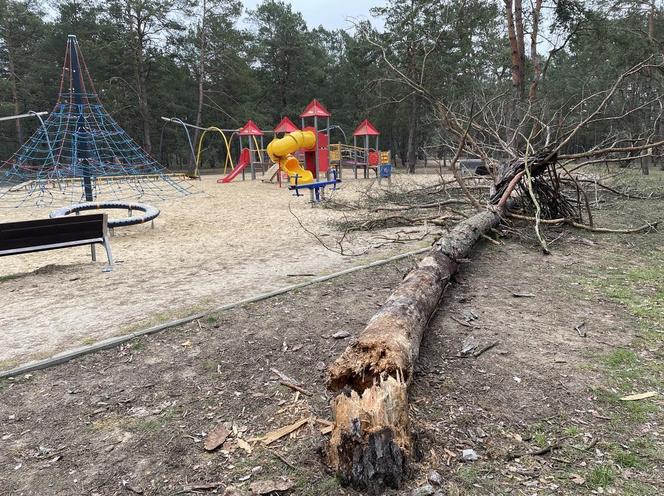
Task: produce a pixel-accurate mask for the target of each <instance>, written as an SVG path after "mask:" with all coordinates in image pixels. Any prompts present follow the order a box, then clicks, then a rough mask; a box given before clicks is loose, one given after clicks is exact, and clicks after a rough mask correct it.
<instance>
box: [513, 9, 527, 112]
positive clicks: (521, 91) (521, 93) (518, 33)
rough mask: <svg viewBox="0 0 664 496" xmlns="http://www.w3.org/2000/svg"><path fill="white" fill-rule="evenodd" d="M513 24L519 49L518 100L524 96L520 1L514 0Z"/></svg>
mask: <svg viewBox="0 0 664 496" xmlns="http://www.w3.org/2000/svg"><path fill="white" fill-rule="evenodd" d="M514 24H515V26H516V44H517V47H518V49H519V99H520V100H523V99H524V97H525V96H526V49H525V47H526V43H525V35H524V31H523V5H522V0H514Z"/></svg>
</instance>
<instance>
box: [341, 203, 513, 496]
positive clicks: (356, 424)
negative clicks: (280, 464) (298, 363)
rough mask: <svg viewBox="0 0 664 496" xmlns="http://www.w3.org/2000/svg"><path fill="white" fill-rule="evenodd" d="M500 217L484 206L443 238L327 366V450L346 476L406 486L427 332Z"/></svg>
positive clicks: (375, 490) (357, 481)
mask: <svg viewBox="0 0 664 496" xmlns="http://www.w3.org/2000/svg"><path fill="white" fill-rule="evenodd" d="M499 222H500V215H499V213H498V212H497V211H496V212H494V211H489V210H487V211H483V212H481V213H478V214H476V215H474V216H473V217H470V218H469V219H467V220H465V221H463V222H461V223H460V224H458V225H457V226H456V227H455V228H454V229H453V230H452V231H451V232H450V233H449V234H447V235H446V236H443V237H442V238H440V239H439V240H438V241H437V242H436V244H435V246H434V247H433V248H432V250H431V252H430V253H429V255H427V256H426V257H425V258H424V259H423V260H422V261H421V262H420V263H419V264H418V265H417V267H416V268H415V269H413V270H412V271H411V272H410V273H409V274H408V275H407V276H406V278H405V279H404V280H403V281H402V283H401V284H400V285H399V286H398V287H397V288H396V289H395V290H394V292H393V293H392V294H391V295H390V297H389V298H388V300H387V302H386V303H385V304H384V305H383V307H382V308H381V309H380V310H379V311H378V313H376V314H375V315H374V316H373V317H372V318H371V320H370V321H369V323H368V324H367V327H366V328H365V329H364V331H362V333H361V334H360V337H359V339H358V340H357V342H355V343H354V344H352V345H351V346H349V347H348V348H346V350H345V351H344V353H343V354H342V355H341V356H340V357H339V358H338V359H337V360H336V361H335V362H334V364H332V365H331V366H330V369H329V379H328V388H329V389H330V390H331V391H333V392H335V393H337V396H336V398H334V400H332V411H333V415H334V420H335V424H334V430H333V431H332V438H331V440H330V446H329V450H328V458H329V462H330V464H331V465H332V467H333V468H334V469H336V471H337V473H338V474H339V476H340V477H341V479H342V481H344V482H345V483H348V484H351V485H353V486H354V487H356V488H358V489H361V490H365V491H368V492H369V493H370V494H382V491H383V489H384V488H385V487H391V488H399V487H400V486H401V483H402V481H403V479H404V478H405V477H406V474H407V470H408V467H407V464H408V460H409V458H410V457H411V454H412V449H413V443H412V440H411V437H410V428H409V421H408V395H407V386H408V384H409V383H410V382H411V380H412V377H413V371H414V367H415V361H416V360H417V357H418V355H419V351H420V343H421V341H422V336H423V335H424V332H425V330H426V327H427V324H428V322H429V320H430V318H431V316H432V315H433V313H434V312H435V310H436V309H437V308H438V306H439V304H440V301H441V299H442V297H443V293H444V290H445V288H446V286H447V284H448V283H449V281H450V278H451V277H452V276H453V275H454V273H455V272H456V271H457V267H458V261H459V260H461V259H463V258H466V257H467V256H468V254H469V253H470V251H471V249H472V247H473V246H474V245H475V243H476V242H477V241H478V240H479V238H480V237H481V236H482V235H483V234H485V233H487V232H488V231H489V230H490V229H491V228H492V227H494V226H496V225H497V224H498V223H499Z"/></svg>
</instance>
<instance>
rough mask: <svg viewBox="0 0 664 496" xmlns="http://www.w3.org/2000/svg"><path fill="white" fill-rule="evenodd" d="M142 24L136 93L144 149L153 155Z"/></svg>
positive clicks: (138, 47)
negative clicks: (141, 122) (141, 123)
mask: <svg viewBox="0 0 664 496" xmlns="http://www.w3.org/2000/svg"><path fill="white" fill-rule="evenodd" d="M142 29H143V27H142V26H141V24H140V22H137V25H136V47H135V58H136V92H137V93H138V112H139V113H140V114H141V119H142V121H143V148H145V151H146V152H148V153H152V140H151V139H150V108H149V106H148V94H147V88H146V83H147V73H146V69H145V53H144V51H143V50H144V35H143V31H142Z"/></svg>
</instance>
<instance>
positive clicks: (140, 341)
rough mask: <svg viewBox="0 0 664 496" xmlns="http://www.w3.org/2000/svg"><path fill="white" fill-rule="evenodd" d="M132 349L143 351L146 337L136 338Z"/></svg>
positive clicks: (132, 343)
mask: <svg viewBox="0 0 664 496" xmlns="http://www.w3.org/2000/svg"><path fill="white" fill-rule="evenodd" d="M130 346H131V349H132V350H134V351H143V350H144V349H145V346H146V344H145V339H134V340H133V341H132V342H131V344H130Z"/></svg>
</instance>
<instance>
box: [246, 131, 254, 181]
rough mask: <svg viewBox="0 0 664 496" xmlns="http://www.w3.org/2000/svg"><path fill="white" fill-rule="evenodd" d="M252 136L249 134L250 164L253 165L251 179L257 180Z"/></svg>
mask: <svg viewBox="0 0 664 496" xmlns="http://www.w3.org/2000/svg"><path fill="white" fill-rule="evenodd" d="M251 138H252V137H251V136H249V138H248V139H249V164H250V165H251V180H252V181H254V180H256V168H255V166H254V164H255V161H254V143H253V142H254V140H252V139H251Z"/></svg>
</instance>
